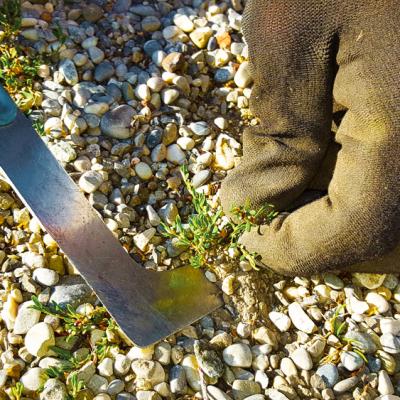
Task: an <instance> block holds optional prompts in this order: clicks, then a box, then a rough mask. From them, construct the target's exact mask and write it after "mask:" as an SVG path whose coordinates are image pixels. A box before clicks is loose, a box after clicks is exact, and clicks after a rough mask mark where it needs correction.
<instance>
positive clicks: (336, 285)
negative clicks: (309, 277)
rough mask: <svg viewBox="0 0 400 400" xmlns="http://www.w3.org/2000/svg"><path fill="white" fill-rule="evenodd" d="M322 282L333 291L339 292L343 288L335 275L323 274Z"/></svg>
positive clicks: (341, 282) (342, 284)
mask: <svg viewBox="0 0 400 400" xmlns="http://www.w3.org/2000/svg"><path fill="white" fill-rule="evenodd" d="M324 282H325V284H326V285H327V286H329V287H330V288H332V289H334V290H341V289H343V287H344V283H343V281H342V280H341V279H340V278H339V277H338V276H337V275H335V274H331V273H326V274H324Z"/></svg>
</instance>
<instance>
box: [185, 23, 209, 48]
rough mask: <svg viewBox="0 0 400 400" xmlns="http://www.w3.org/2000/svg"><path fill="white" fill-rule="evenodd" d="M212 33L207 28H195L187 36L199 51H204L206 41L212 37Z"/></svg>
mask: <svg viewBox="0 0 400 400" xmlns="http://www.w3.org/2000/svg"><path fill="white" fill-rule="evenodd" d="M212 34H213V31H212V29H211V28H209V27H203V28H196V29H195V30H194V31H193V32H191V33H190V34H189V36H190V39H192V41H193V43H194V44H195V45H196V46H197V47H199V48H200V49H204V48H205V47H206V46H207V43H208V40H209V39H210V37H211V36H212Z"/></svg>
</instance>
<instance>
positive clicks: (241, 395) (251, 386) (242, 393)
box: [232, 379, 261, 400]
mask: <svg viewBox="0 0 400 400" xmlns="http://www.w3.org/2000/svg"><path fill="white" fill-rule="evenodd" d="M260 393H261V387H260V385H259V384H258V383H257V382H253V381H247V380H241V379H236V380H235V381H234V382H233V384H232V394H233V397H234V399H235V400H244V399H245V398H246V397H249V396H252V395H254V394H260Z"/></svg>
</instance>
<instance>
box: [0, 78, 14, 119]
mask: <svg viewBox="0 0 400 400" xmlns="http://www.w3.org/2000/svg"><path fill="white" fill-rule="evenodd" d="M17 112H18V108H17V106H16V104H15V103H14V101H13V100H12V99H11V97H10V95H9V94H8V93H7V92H6V91H5V90H4V89H3V88H2V86H1V85H0V126H5V125H9V124H11V123H12V122H14V120H15V118H17Z"/></svg>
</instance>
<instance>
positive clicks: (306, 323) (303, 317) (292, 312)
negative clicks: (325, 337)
mask: <svg viewBox="0 0 400 400" xmlns="http://www.w3.org/2000/svg"><path fill="white" fill-rule="evenodd" d="M288 313H289V317H290V319H291V321H292V323H293V325H294V326H295V327H296V328H297V329H298V330H300V331H302V332H305V333H313V332H314V330H315V329H316V326H315V324H314V322H313V321H312V320H311V318H310V317H309V316H308V315H307V314H306V313H305V311H304V310H303V308H302V307H301V305H300V304H299V303H296V302H294V303H291V304H289V306H288Z"/></svg>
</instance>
